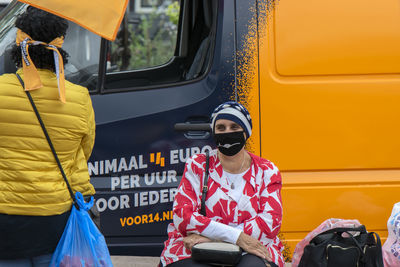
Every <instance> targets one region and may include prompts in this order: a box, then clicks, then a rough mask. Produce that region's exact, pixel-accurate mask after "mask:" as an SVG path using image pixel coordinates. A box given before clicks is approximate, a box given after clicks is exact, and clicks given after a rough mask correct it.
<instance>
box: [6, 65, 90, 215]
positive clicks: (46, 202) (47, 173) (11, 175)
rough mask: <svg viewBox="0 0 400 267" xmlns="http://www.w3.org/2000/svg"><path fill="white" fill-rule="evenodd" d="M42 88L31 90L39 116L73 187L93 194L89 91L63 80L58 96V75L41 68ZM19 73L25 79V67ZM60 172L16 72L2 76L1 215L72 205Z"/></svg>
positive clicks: (49, 212) (63, 209)
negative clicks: (62, 91) (63, 98)
mask: <svg viewBox="0 0 400 267" xmlns="http://www.w3.org/2000/svg"><path fill="white" fill-rule="evenodd" d="M38 71H39V75H40V78H41V80H42V83H43V87H42V88H40V89H38V90H34V91H31V95H32V98H33V100H34V101H35V104H36V106H37V108H38V110H39V113H40V116H41V117H42V120H43V122H44V124H45V126H46V129H47V131H48V133H49V135H50V138H51V140H52V143H53V145H54V147H55V149H56V151H57V155H58V157H59V158H60V161H61V164H62V166H63V168H64V171H65V174H66V175H67V178H68V180H69V182H70V184H71V186H72V188H73V191H80V192H81V193H82V194H83V195H92V194H94V193H95V191H94V188H93V186H92V185H91V184H90V177H89V173H88V169H87V160H88V159H89V156H90V154H91V152H92V148H93V144H94V137H95V122H94V112H93V107H92V102H91V99H90V96H89V93H88V90H87V89H86V88H84V87H82V86H79V85H75V84H73V83H70V82H68V81H65V89H66V99H67V102H66V103H65V104H63V103H62V102H61V101H60V100H59V98H58V87H57V79H56V76H55V74H54V73H53V72H51V71H49V70H40V69H39V70H38ZM18 74H19V75H20V76H21V78H22V79H24V75H23V72H22V69H20V70H18ZM71 203H72V201H71V197H70V195H69V193H68V189H67V186H66V184H65V182H64V180H63V178H62V176H61V173H60V170H59V169H58V167H57V163H56V161H55V159H54V156H53V154H52V152H51V150H50V147H49V144H48V143H47V141H46V138H45V136H44V134H43V131H42V128H41V127H40V124H39V122H38V120H37V118H36V115H35V114H34V112H33V109H32V106H31V104H30V102H29V99H28V98H27V96H26V94H25V92H24V91H23V89H22V86H21V84H20V83H19V81H18V78H17V77H16V75H15V74H4V75H2V76H0V213H2V214H13V215H32V216H48V215H56V214H61V213H64V212H66V211H68V210H69V209H70V208H71Z"/></svg>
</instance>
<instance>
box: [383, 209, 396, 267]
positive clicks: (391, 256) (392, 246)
mask: <svg viewBox="0 0 400 267" xmlns="http://www.w3.org/2000/svg"><path fill="white" fill-rule="evenodd" d="M387 227H388V231H389V236H388V238H387V240H386V242H385V244H383V246H382V254H383V263H384V265H385V267H395V266H396V267H398V266H400V202H398V203H396V204H394V206H393V210H392V214H391V215H390V217H389V220H388V222H387Z"/></svg>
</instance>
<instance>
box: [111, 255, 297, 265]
mask: <svg viewBox="0 0 400 267" xmlns="http://www.w3.org/2000/svg"><path fill="white" fill-rule="evenodd" d="M111 260H112V262H113V264H114V267H156V266H157V264H158V263H159V262H160V258H159V257H134V256H111ZM285 267H291V264H290V263H286V265H285Z"/></svg>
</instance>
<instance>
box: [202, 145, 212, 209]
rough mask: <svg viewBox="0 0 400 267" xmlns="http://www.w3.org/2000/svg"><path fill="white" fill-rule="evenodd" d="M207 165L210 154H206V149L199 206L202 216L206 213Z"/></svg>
mask: <svg viewBox="0 0 400 267" xmlns="http://www.w3.org/2000/svg"><path fill="white" fill-rule="evenodd" d="M209 165H210V156H209V154H208V150H207V151H206V169H205V176H204V180H203V187H202V191H201V206H200V214H201V215H203V216H207V215H206V196H207V191H208V186H207V182H208V175H209V170H208V169H209Z"/></svg>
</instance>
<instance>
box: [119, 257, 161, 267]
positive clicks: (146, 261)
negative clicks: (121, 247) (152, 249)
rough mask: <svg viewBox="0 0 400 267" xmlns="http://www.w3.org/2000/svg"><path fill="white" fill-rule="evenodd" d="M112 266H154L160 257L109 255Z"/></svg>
mask: <svg viewBox="0 0 400 267" xmlns="http://www.w3.org/2000/svg"><path fill="white" fill-rule="evenodd" d="M111 260H112V263H113V265H114V267H156V266H157V264H158V263H159V262H160V257H134V256H111Z"/></svg>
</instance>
